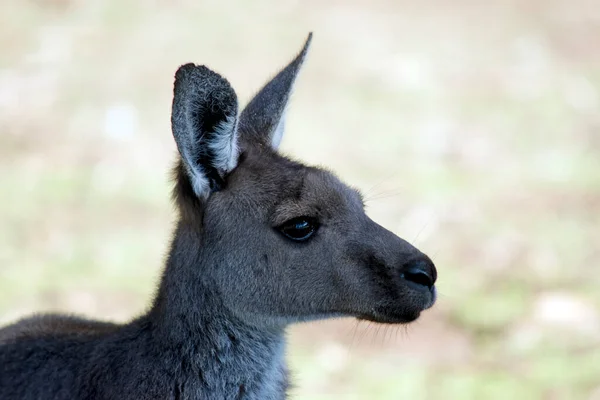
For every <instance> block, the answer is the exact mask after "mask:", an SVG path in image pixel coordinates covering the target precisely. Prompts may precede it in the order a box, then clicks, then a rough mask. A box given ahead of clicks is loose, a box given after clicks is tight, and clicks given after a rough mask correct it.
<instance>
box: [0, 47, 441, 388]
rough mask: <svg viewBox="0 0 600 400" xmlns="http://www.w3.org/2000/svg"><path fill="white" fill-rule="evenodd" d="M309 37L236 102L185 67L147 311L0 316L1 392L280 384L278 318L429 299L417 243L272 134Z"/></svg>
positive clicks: (413, 309)
mask: <svg viewBox="0 0 600 400" xmlns="http://www.w3.org/2000/svg"><path fill="white" fill-rule="evenodd" d="M309 40H310V37H309ZM307 46H308V41H307V44H306V45H305V48H304V50H303V51H302V52H301V53H300V56H298V57H297V58H296V59H295V60H293V61H292V62H291V63H290V65H288V66H287V67H286V68H284V69H283V70H282V72H281V73H279V74H278V75H277V76H276V77H275V78H273V81H271V82H270V83H268V84H267V85H266V86H265V87H264V88H263V89H262V91H261V92H260V93H259V94H257V96H256V97H255V98H254V100H252V102H251V103H250V104H249V105H248V107H249V108H246V110H245V111H243V112H242V113H241V115H240V116H239V117H238V116H237V100H236V96H235V92H233V89H231V87H230V86H229V84H228V83H227V81H226V80H225V79H224V78H222V77H220V76H219V75H217V74H216V73H214V72H212V71H210V70H208V69H207V68H206V67H198V66H194V65H192V64H187V65H185V66H183V67H181V68H180V70H179V71H178V72H177V74H176V79H175V93H174V102H173V117H172V122H173V135H174V137H175V141H176V142H177V146H178V149H179V152H180V154H181V157H179V159H178V161H177V163H176V166H175V168H174V181H175V188H174V191H173V199H174V202H175V203H176V205H177V209H178V212H179V219H178V222H177V225H176V228H175V232H174V235H173V239H172V242H171V247H170V252H169V256H168V258H167V260H166V265H165V269H164V272H163V275H162V278H161V281H160V286H159V289H158V291H157V293H156V296H155V298H154V301H153V303H152V305H151V307H150V308H149V311H148V312H147V313H145V314H144V315H142V316H140V317H139V318H137V319H135V320H133V321H131V322H129V323H127V324H123V325H118V324H111V323H104V322H98V321H89V320H85V319H79V318H76V317H70V316H63V315H41V316H34V317H31V318H28V319H25V320H22V321H19V322H17V323H16V324H13V325H10V326H8V327H5V328H4V329H1V330H0V399H3V400H13V399H19V400H29V399H32V400H33V399H36V400H37V399H58V400H60V399H69V400H71V399H98V400H103V399H125V400H127V399H132V400H133V399H135V400H138V399H149V400H150V399H177V400H180V399H246V400H250V399H257V400H258V399H261V400H262V399H284V398H285V397H286V392H287V388H288V379H287V370H286V365H285V357H284V355H285V329H286V327H287V326H288V325H289V324H291V323H295V322H300V321H307V320H314V319H319V318H328V317H334V316H350V317H356V318H360V319H368V320H371V321H375V322H379V323H408V322H410V321H413V320H415V319H416V318H418V317H419V315H420V313H421V312H422V311H423V310H425V309H427V308H429V307H431V306H432V305H433V303H434V302H435V288H434V286H433V283H434V282H435V279H436V271H435V267H434V266H433V263H432V262H431V260H429V258H428V257H427V256H426V255H424V254H423V253H421V252H420V251H419V250H417V249H416V248H414V247H413V246H411V245H410V244H409V243H407V242H406V241H404V240H402V239H400V238H399V237H397V236H396V235H394V234H393V233H391V232H389V231H388V230H386V229H384V228H383V227H381V226H379V225H378V224H376V223H375V222H373V221H372V220H371V219H369V217H367V215H366V214H365V212H364V209H363V204H362V199H361V196H360V194H359V193H358V192H357V191H355V190H353V189H351V188H349V187H348V186H346V185H345V184H344V183H342V182H341V181H340V180H339V179H337V178H336V177H335V176H334V175H332V174H331V173H329V172H327V171H325V170H323V169H320V168H314V167H309V166H306V165H303V164H301V163H298V162H295V161H292V160H289V159H287V158H285V157H283V156H281V155H279V154H278V153H277V152H276V151H275V150H274V148H273V147H272V145H271V143H272V137H273V136H272V135H273V132H274V131H273V127H275V129H277V128H276V127H277V126H278V125H279V124H280V122H281V118H282V115H283V110H284V109H285V106H286V104H287V101H288V98H289V92H290V89H291V84H292V83H293V81H294V80H295V77H296V75H297V74H298V71H299V67H300V64H301V62H302V60H303V59H304V57H305V55H306V49H307ZM238 127H239V129H238ZM238 149H239V150H238ZM238 151H239V155H238ZM300 216H303V217H311V218H313V219H314V220H315V221H318V222H319V227H318V229H317V230H316V233H314V235H313V236H312V237H310V238H309V239H308V240H307V241H305V242H296V241H292V240H290V239H289V238H287V237H285V236H284V235H283V234H282V232H281V231H280V229H279V227H280V226H281V225H282V224H284V223H285V222H286V221H289V220H290V219H292V218H296V217H300ZM415 270H417V273H415V272H414V271H415ZM411 271H413V272H411ZM419 271H420V272H419ZM421 272H422V274H421ZM423 276H427V277H428V278H426V279H425V280H423V279H424V278H423Z"/></svg>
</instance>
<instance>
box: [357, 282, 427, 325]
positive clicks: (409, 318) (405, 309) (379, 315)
mask: <svg viewBox="0 0 600 400" xmlns="http://www.w3.org/2000/svg"><path fill="white" fill-rule="evenodd" d="M417 293H418V295H417V296H414V297H413V296H411V298H410V300H411V301H409V302H402V304H398V302H393V303H386V304H384V305H382V306H380V307H377V308H376V309H373V310H372V311H371V312H369V313H363V314H359V315H357V316H356V319H357V320H359V321H370V322H376V323H379V324H408V323H411V322H413V321H415V320H417V319H418V318H419V317H420V316H421V312H423V311H425V310H428V309H430V308H431V307H433V305H434V304H435V302H436V300H437V289H436V288H435V286H432V287H431V290H429V292H428V293H424V292H423V291H421V290H419V291H417Z"/></svg>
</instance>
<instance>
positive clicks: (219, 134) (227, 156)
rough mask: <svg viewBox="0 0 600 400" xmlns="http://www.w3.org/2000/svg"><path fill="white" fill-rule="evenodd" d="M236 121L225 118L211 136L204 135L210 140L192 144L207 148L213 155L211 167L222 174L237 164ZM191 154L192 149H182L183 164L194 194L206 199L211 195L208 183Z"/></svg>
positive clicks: (231, 118)
mask: <svg viewBox="0 0 600 400" xmlns="http://www.w3.org/2000/svg"><path fill="white" fill-rule="evenodd" d="M237 121H238V120H237V116H231V117H227V119H226V120H224V121H221V122H219V123H218V124H217V125H216V126H215V128H214V132H213V134H212V135H206V136H210V137H211V139H212V140H207V141H205V142H203V141H202V139H201V140H200V142H199V143H195V144H194V146H207V147H208V148H209V149H210V150H211V151H210V153H211V154H213V155H214V158H213V159H211V160H210V164H211V166H212V167H213V168H215V169H217V170H218V171H219V172H221V173H224V174H225V173H228V172H231V171H232V170H233V169H234V168H235V167H236V166H237V163H238V156H239V149H238V131H237ZM193 152H194V149H189V148H187V147H184V149H183V153H184V154H183V156H184V157H183V158H184V160H185V161H186V162H185V163H184V164H185V166H186V169H187V171H188V174H189V176H190V180H191V183H192V187H193V189H194V192H195V193H196V195H197V196H198V197H199V198H202V199H206V198H208V196H209V195H210V193H211V189H210V182H209V180H208V178H207V177H206V174H205V172H204V171H203V170H202V168H201V167H200V166H199V165H195V164H194V162H193V160H195V159H196V158H195V157H191V154H190V153H193Z"/></svg>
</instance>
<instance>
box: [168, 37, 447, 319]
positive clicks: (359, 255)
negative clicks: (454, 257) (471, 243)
mask: <svg viewBox="0 0 600 400" xmlns="http://www.w3.org/2000/svg"><path fill="white" fill-rule="evenodd" d="M310 40H311V36H310V35H309V37H308V39H307V41H306V44H305V45H304V48H303V49H302V51H301V52H300V54H299V55H298V56H297V57H296V58H295V59H294V60H293V61H292V62H291V63H290V64H289V65H287V66H286V67H285V68H284V69H283V70H281V72H279V74H277V75H276V76H275V77H274V78H273V79H272V80H271V81H270V82H268V83H267V84H266V85H265V86H264V87H263V88H262V89H261V90H260V91H259V92H258V94H257V95H256V96H255V97H254V98H253V99H252V100H251V101H250V103H249V104H248V105H247V106H246V108H245V109H244V110H243V111H242V112H241V113H238V103H237V97H236V94H235V92H234V90H233V89H232V88H231V86H230V85H229V83H228V82H227V80H225V79H224V78H223V77H221V76H220V75H218V74H217V73H215V72H213V71H211V70H209V69H208V68H206V67H204V66H195V65H193V64H187V65H184V66H182V67H180V69H179V70H178V71H177V73H176V76H175V89H174V100H173V110H172V111H173V113H172V128H173V135H174V138H175V141H176V143H177V147H178V150H179V153H180V156H181V157H180V159H179V161H178V164H177V166H176V168H175V178H176V188H175V200H176V203H177V206H178V208H179V211H180V221H179V234H178V235H179V236H185V241H186V243H185V252H186V253H187V252H192V253H195V254H196V255H195V256H194V257H192V258H193V259H194V260H196V261H194V262H193V263H191V264H190V265H191V267H189V268H194V269H196V271H194V273H193V274H192V275H191V276H195V277H197V278H195V279H202V280H204V281H206V282H208V283H209V284H210V287H212V288H214V290H215V291H216V292H217V293H218V294H219V295H220V297H221V298H222V301H223V303H224V304H225V306H226V307H227V308H228V309H229V310H231V311H232V312H233V313H234V314H235V315H237V316H239V317H240V318H243V319H245V320H246V321H248V322H251V323H253V324H257V325H260V324H273V323H283V324H285V323H288V322H293V321H300V320H307V319H315V318H323V317H329V316H341V315H345V316H354V317H358V318H361V319H368V320H372V321H376V322H383V323H403V322H410V321H412V320H414V319H416V318H418V316H419V314H420V313H421V311H423V310H425V309H427V308H429V307H431V306H432V305H433V303H434V302H435V297H436V295H435V293H436V292H435V287H434V283H435V280H436V270H435V267H434V265H433V263H432V262H431V260H430V259H429V258H428V257H427V256H426V255H424V254H423V253H421V252H420V251H419V250H417V249H416V248H414V247H413V246H411V245H410V244H409V243H407V242H406V241H404V240H403V239H401V238H399V237H398V236H396V235H394V234H393V233H391V232H390V231H388V230H386V229H384V228H383V227H381V226H380V225H378V224H376V223H375V222H374V221H372V220H371V219H370V218H369V217H368V216H367V215H366V214H365V212H364V207H363V202H362V199H361V195H360V193H359V192H358V191H356V190H355V189H352V188H350V187H348V186H347V185H345V184H344V183H342V182H341V181H340V180H339V179H338V178H336V177H335V176H334V175H333V174H332V173H330V172H328V171H325V170H323V169H321V168H316V167H311V166H306V165H304V164H302V163H299V162H296V161H292V160H290V159H288V158H286V157H284V156H282V155H280V154H279V153H278V152H277V147H278V145H279V143H280V141H281V138H282V135H283V132H284V120H285V110H286V106H287V103H288V100H289V98H290V93H291V90H292V86H293V84H294V81H295V79H296V76H297V75H298V72H299V70H300V67H301V65H302V63H303V61H304V59H305V57H306V53H307V50H308V47H309V44H310ZM182 232H183V233H182ZM176 240H177V238H176Z"/></svg>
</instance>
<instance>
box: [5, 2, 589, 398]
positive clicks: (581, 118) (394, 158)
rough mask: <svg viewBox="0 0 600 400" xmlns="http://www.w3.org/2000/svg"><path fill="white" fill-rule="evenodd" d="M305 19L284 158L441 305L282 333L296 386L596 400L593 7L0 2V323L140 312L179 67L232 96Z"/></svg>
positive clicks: (296, 393) (158, 260)
mask: <svg viewBox="0 0 600 400" xmlns="http://www.w3.org/2000/svg"><path fill="white" fill-rule="evenodd" d="M309 30H312V31H314V33H315V37H314V41H313V47H312V49H311V53H310V55H309V58H308V62H307V64H306V65H305V69H304V71H303V73H302V75H301V77H300V80H299V83H298V85H297V89H296V92H295V95H294V98H293V102H292V105H291V107H290V113H289V114H288V116H289V121H288V122H289V123H288V125H287V127H288V129H287V133H286V137H285V138H284V142H283V151H284V152H285V153H287V154H289V155H292V156H293V157H295V158H299V159H302V160H306V161H308V162H309V163H312V164H321V165H326V166H328V167H329V168H331V169H332V170H333V171H335V172H336V173H338V174H339V175H340V176H341V177H342V179H344V180H345V181H347V182H349V183H351V184H353V185H354V186H356V187H358V188H360V189H362V190H363V192H364V193H365V195H366V198H367V206H368V213H369V215H370V216H371V217H373V218H374V219H375V220H376V221H378V222H379V223H381V224H382V225H384V226H386V227H388V228H389V229H391V230H392V231H394V232H395V233H397V234H399V235H400V236H402V237H404V238H406V239H407V240H409V241H411V242H412V243H414V244H415V245H416V246H418V247H419V248H421V249H422V250H423V251H425V252H427V253H428V254H429V255H430V256H431V257H432V258H433V260H434V261H435V262H436V264H437V266H438V270H439V290H440V292H441V296H440V299H439V302H438V304H437V306H436V307H435V308H434V309H433V310H430V311H427V312H426V313H424V315H423V317H422V319H420V320H419V321H418V322H416V323H414V324H412V325H410V326H407V327H387V326H380V325H376V324H370V323H367V322H361V323H357V322H356V321H355V320H352V319H342V320H337V321H326V322H318V323H310V324H306V325H302V326H297V327H294V328H293V329H291V330H290V346H289V360H290V363H291V369H292V371H293V376H294V380H295V384H296V388H295V389H293V391H292V394H293V396H292V398H294V399H390V400H391V399H401V398H410V399H413V400H416V399H506V398H513V399H600V314H599V312H600V289H599V288H600V263H599V261H598V259H599V258H600V229H599V225H600V7H599V6H598V3H597V1H596V0H571V1H566V0H546V1H541V0H512V1H511V0H496V1H494V2H482V1H474V0H455V1H444V0H437V1H436V0H431V1H430V0H425V1H418V2H415V1H409V0H394V1H391V0H390V1H384V0H368V1H367V0H363V1H359V0H345V1H342V0H338V1H317V0H305V1H290V0H285V1H282V0H278V1H274V0H273V1H266V0H252V1H242V0H239V1H216V0H214V1H196V0H193V1H192V0H187V1H186V0H179V1H173V0H171V1H166V0H153V1H149V0H145V1H142V0H137V1H136V0H128V1H119V0H106V1H99V0H85V1H84V0H38V1H33V0H2V1H1V2H0V204H1V207H0V322H2V323H7V322H9V321H13V320H15V319H16V318H18V317H21V316H23V315H25V314H28V313H31V312H33V311H39V310H54V311H65V312H75V313H82V314H86V315H89V316H95V317H99V318H107V319H111V320H115V321H125V320H127V319H129V318H131V317H133V316H135V315H137V314H139V313H141V312H143V311H144V310H145V307H146V306H147V305H148V304H149V302H150V300H151V297H152V294H153V291H154V289H155V287H156V282H157V279H158V277H159V273H160V269H161V266H162V260H163V258H164V255H165V252H166V250H167V244H168V240H169V237H170V234H171V228H172V225H173V219H174V213H173V207H172V206H171V203H170V199H169V194H170V188H171V184H170V182H169V174H168V172H169V168H170V166H171V165H172V162H173V160H174V159H175V154H176V153H175V146H174V143H173V140H172V137H171V133H170V120H169V118H170V116H169V113H170V106H171V96H172V83H173V75H174V72H175V70H176V68H177V67H178V66H179V65H180V64H183V63H185V62H188V61H193V62H196V63H201V64H207V65H209V66H210V67H211V68H213V69H215V70H217V71H219V72H221V73H222V74H224V75H225V76H226V77H227V78H228V79H229V80H230V81H231V83H232V85H233V86H234V87H235V88H236V90H237V92H238V95H239V97H240V99H241V100H242V102H244V103H245V102H246V101H247V100H248V99H249V98H250V97H251V96H252V94H253V93H254V91H256V90H257V89H259V88H260V86H261V85H262V84H263V83H264V82H265V81H266V80H267V79H268V78H270V77H271V76H272V75H273V74H274V73H275V72H277V70H278V69H279V68H280V67H282V66H283V65H285V64H286V63H287V62H288V61H289V60H290V59H291V58H292V56H293V55H295V54H296V52H297V51H298V50H299V49H300V46H301V45H302V43H303V41H304V39H305V37H306V34H307V32H308V31H309Z"/></svg>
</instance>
